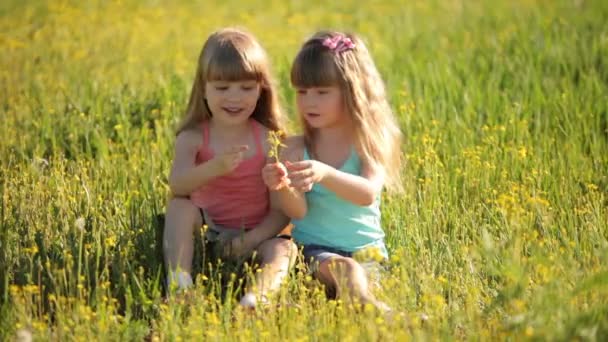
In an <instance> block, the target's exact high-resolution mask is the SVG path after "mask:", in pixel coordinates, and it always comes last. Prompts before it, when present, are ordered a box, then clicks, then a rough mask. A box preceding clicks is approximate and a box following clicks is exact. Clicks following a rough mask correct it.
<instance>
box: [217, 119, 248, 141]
mask: <svg viewBox="0 0 608 342" xmlns="http://www.w3.org/2000/svg"><path fill="white" fill-rule="evenodd" d="M249 125H250V123H249V120H247V121H245V122H243V123H241V124H238V125H226V124H222V123H221V122H218V121H217V120H213V118H212V119H211V120H209V128H210V129H212V130H218V131H221V132H222V140H227V141H234V140H239V139H240V138H242V137H244V136H247V133H248V132H249Z"/></svg>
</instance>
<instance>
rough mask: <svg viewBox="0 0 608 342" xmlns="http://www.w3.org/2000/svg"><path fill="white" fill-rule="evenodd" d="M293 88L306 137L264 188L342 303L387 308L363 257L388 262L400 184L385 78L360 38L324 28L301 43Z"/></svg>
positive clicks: (267, 174) (290, 143)
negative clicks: (388, 208) (384, 222)
mask: <svg viewBox="0 0 608 342" xmlns="http://www.w3.org/2000/svg"><path fill="white" fill-rule="evenodd" d="M291 82H292V84H293V86H294V87H295V88H296V91H297V93H296V104H297V108H298V112H299V114H300V117H301V121H302V123H303V127H304V135H303V136H300V137H292V138H289V139H287V141H286V142H285V143H286V148H285V149H284V150H283V151H282V152H281V155H280V156H279V157H280V158H278V159H277V161H276V162H275V163H270V164H267V165H266V166H265V167H264V169H263V171H262V176H263V178H264V182H265V184H266V186H268V188H269V189H270V190H271V191H272V193H273V196H275V198H277V200H278V203H279V206H280V208H281V209H282V210H283V212H284V213H285V214H286V215H287V216H289V217H290V218H291V219H292V223H293V224H294V229H293V232H292V236H293V238H294V239H295V241H296V243H297V244H299V245H300V246H303V254H304V257H305V259H306V261H307V262H308V263H309V264H310V266H311V270H312V271H313V274H314V276H315V277H317V278H318V279H319V280H320V281H321V282H322V283H324V284H325V286H326V288H328V289H329V290H330V292H334V293H335V295H336V296H337V297H343V294H344V293H348V294H349V296H348V298H345V299H347V300H348V299H355V300H357V301H358V302H360V303H363V304H365V303H370V304H372V305H374V306H376V307H377V308H378V309H381V310H389V309H390V308H388V307H387V306H386V304H384V303H382V302H379V301H378V300H376V298H375V296H374V295H373V293H372V292H371V290H370V288H369V286H368V284H369V281H368V279H367V278H368V273H367V272H366V271H367V270H366V268H367V267H366V266H368V263H365V262H361V263H360V262H359V261H361V259H360V258H359V257H358V255H361V254H367V253H362V251H370V252H371V253H369V254H371V256H374V257H376V258H377V259H386V257H387V251H386V248H385V245H384V231H383V230H382V226H381V221H380V195H381V193H382V190H383V189H387V190H388V191H393V190H397V191H398V190H400V185H401V180H400V165H401V152H400V150H399V147H400V141H401V133H400V131H399V127H398V126H397V124H396V121H395V119H394V116H393V113H392V111H391V109H390V106H389V104H388V101H387V99H386V96H385V92H384V85H383V82H382V79H381V78H380V76H379V74H378V71H377V69H376V66H375V65H374V63H373V61H372V59H371V57H370V54H369V52H368V51H367V48H366V47H365V44H364V43H363V41H362V40H361V39H360V38H358V37H357V36H355V35H352V34H345V33H340V32H329V31H323V32H318V33H317V34H315V35H314V36H313V37H312V38H310V39H309V40H308V41H307V42H306V43H304V45H303V46H302V48H301V50H300V52H299V53H298V55H297V56H296V58H295V61H294V63H293V65H292V69H291ZM281 161H284V163H283V162H281ZM357 260H359V261H357Z"/></svg>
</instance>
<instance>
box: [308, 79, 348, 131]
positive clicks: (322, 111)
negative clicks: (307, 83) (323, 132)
mask: <svg viewBox="0 0 608 342" xmlns="http://www.w3.org/2000/svg"><path fill="white" fill-rule="evenodd" d="M296 90H297V94H296V104H297V107H298V111H299V112H300V115H302V117H304V119H305V120H306V122H307V123H308V124H309V125H310V126H311V127H313V128H329V127H333V126H335V125H340V124H342V123H343V122H344V120H345V119H346V115H345V114H344V102H343V100H342V91H340V88H339V87H337V86H331V87H311V88H297V89H296Z"/></svg>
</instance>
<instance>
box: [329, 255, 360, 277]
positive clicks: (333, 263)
mask: <svg viewBox="0 0 608 342" xmlns="http://www.w3.org/2000/svg"><path fill="white" fill-rule="evenodd" d="M324 264H325V268H327V269H328V271H329V272H331V273H334V274H340V275H343V276H348V275H350V274H353V273H357V272H358V271H360V270H361V271H362V270H363V268H362V267H361V265H359V263H358V262H357V261H355V259H353V258H346V257H342V258H332V259H330V260H327V261H326V262H324ZM321 266H323V263H322V265H320V267H319V268H321Z"/></svg>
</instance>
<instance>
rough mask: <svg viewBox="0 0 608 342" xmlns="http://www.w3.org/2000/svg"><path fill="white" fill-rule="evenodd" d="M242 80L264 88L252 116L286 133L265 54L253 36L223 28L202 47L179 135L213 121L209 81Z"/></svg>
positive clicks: (213, 34)
mask: <svg viewBox="0 0 608 342" xmlns="http://www.w3.org/2000/svg"><path fill="white" fill-rule="evenodd" d="M242 80H255V81H257V82H258V83H259V84H260V87H261V91H260V97H259V98H258V102H257V104H256V107H255V109H254V111H253V114H252V115H251V117H252V118H253V119H255V120H257V121H258V122H259V123H261V124H262V125H264V126H265V127H267V128H268V129H270V130H273V131H278V130H281V131H284V128H283V113H282V111H281V107H280V105H279V100H278V96H277V92H276V90H275V88H274V80H273V78H272V76H271V73H270V67H269V62H268V57H267V55H266V52H265V51H264V49H263V48H262V46H261V45H260V44H259V43H258V41H257V39H256V38H255V37H254V36H253V35H252V34H250V33H248V32H246V31H243V30H240V29H236V28H224V29H221V30H219V31H216V32H214V33H212V34H211V35H210V36H209V38H208V39H207V41H206V42H205V45H203V49H202V51H201V53H200V56H199V59H198V66H197V69H196V75H195V77H194V82H193V84H192V91H191V92H190V101H188V107H187V109H186V115H185V117H184V118H183V119H182V121H181V123H180V124H179V128H178V130H177V133H178V134H179V133H180V132H182V131H184V130H186V129H191V128H195V127H197V126H198V125H199V124H200V123H201V122H203V121H205V120H209V119H210V118H211V116H212V114H211V112H210V111H209V107H208V106H207V103H206V100H205V85H206V83H207V82H208V81H228V82H230V81H242Z"/></svg>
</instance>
